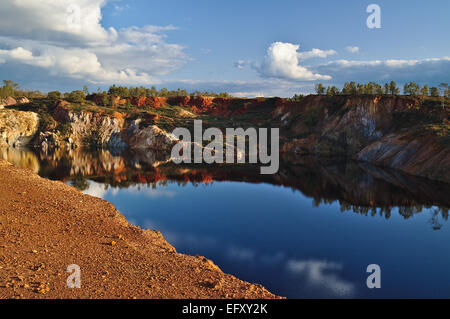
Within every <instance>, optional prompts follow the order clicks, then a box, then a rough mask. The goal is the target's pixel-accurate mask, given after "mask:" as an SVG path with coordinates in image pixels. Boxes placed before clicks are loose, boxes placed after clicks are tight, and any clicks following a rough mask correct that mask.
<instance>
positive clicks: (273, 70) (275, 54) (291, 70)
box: [256, 42, 331, 81]
mask: <svg viewBox="0 0 450 319" xmlns="http://www.w3.org/2000/svg"><path fill="white" fill-rule="evenodd" d="M299 48H300V46H299V45H297V44H292V43H285V42H275V43H272V44H271V45H270V47H269V48H268V49H267V53H266V56H265V58H264V61H263V62H262V64H261V65H260V66H256V69H257V71H258V72H259V73H260V74H261V75H262V76H264V77H274V78H281V79H287V80H294V81H314V80H330V79H331V76H329V75H322V74H319V73H313V72H312V71H310V70H309V69H308V68H307V67H305V66H302V65H300V64H299V60H300V59H305V57H306V58H311V57H313V55H315V56H320V55H321V56H322V57H324V56H325V57H326V56H327V55H329V54H330V53H329V52H328V53H327V52H326V51H321V50H319V51H320V52H319V51H314V50H313V51H309V52H303V53H302V52H298V50H299ZM302 55H303V56H302Z"/></svg>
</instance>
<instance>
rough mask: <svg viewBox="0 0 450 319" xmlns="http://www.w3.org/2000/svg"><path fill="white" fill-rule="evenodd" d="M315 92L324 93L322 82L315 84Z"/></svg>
mask: <svg viewBox="0 0 450 319" xmlns="http://www.w3.org/2000/svg"><path fill="white" fill-rule="evenodd" d="M316 93H317V94H319V95H322V94H324V93H325V87H324V86H323V84H322V83H317V84H316Z"/></svg>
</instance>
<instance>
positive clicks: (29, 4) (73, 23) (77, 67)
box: [0, 0, 188, 84]
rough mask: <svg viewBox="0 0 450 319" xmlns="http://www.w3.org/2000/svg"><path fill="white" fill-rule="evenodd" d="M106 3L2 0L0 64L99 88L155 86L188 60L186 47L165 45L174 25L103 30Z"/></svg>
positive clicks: (86, 0) (83, 0)
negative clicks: (98, 86)
mask: <svg viewBox="0 0 450 319" xmlns="http://www.w3.org/2000/svg"><path fill="white" fill-rule="evenodd" d="M105 4H106V1H104V0H59V1H50V0H40V1H35V0H20V1H2V2H1V3H0V64H2V63H3V64H8V65H14V66H15V67H17V68H23V67H27V66H28V67H37V68H41V69H43V71H45V72H47V73H48V74H49V75H52V76H58V77H60V78H68V79H83V80H84V81H87V82H90V83H95V84H111V83H117V84H155V83H159V80H158V76H160V75H164V74H167V73H170V72H172V71H173V70H176V69H178V68H179V67H181V66H182V65H183V64H184V63H185V62H186V61H187V60H188V58H187V56H186V55H185V54H184V52H183V49H184V48H183V47H182V46H180V45H178V44H170V43H168V42H167V41H166V32H168V31H171V30H175V29H176V28H175V27H174V26H172V25H169V26H163V27H160V26H152V25H147V26H143V27H135V26H130V27H126V28H122V29H119V30H116V29H114V28H108V29H106V28H104V27H103V26H102V24H101V19H102V14H101V9H102V7H103V6H104V5H105ZM1 68H2V65H0V74H1ZM30 73H31V72H30Z"/></svg>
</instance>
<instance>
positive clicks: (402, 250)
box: [0, 149, 450, 298]
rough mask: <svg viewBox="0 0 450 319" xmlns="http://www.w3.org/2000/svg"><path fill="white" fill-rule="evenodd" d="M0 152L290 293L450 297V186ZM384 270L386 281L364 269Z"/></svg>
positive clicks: (395, 175)
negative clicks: (374, 283) (372, 283)
mask: <svg viewBox="0 0 450 319" xmlns="http://www.w3.org/2000/svg"><path fill="white" fill-rule="evenodd" d="M0 157H1V158H5V159H7V160H9V161H10V162H12V163H15V164H16V165H19V166H23V167H28V168H31V169H33V170H34V171H36V172H38V173H39V174H40V175H42V176H44V177H48V178H51V179H58V180H63V181H65V182H67V183H69V184H71V185H74V186H76V187H77V188H79V189H81V190H82V191H83V192H84V193H86V194H90V195H93V196H97V197H101V198H103V199H105V200H107V201H109V202H111V203H113V204H114V205H115V207H116V208H117V209H118V210H119V211H120V212H121V213H122V214H123V215H125V216H126V218H127V219H128V220H129V221H130V222H131V223H132V224H134V225H139V226H141V227H143V228H150V229H158V230H160V231H161V232H162V234H163V235H164V237H165V238H166V239H167V240H168V241H169V242H170V243H171V244H172V245H173V246H174V247H175V248H176V249H177V251H178V252H181V253H187V254H192V255H195V254H198V255H202V256H206V257H207V258H209V259H212V260H213V261H214V262H215V263H216V264H217V265H218V266H219V267H220V268H221V269H222V270H223V271H224V272H226V273H230V274H233V275H235V276H236V277H238V278H240V279H243V280H246V281H250V282H255V283H260V284H262V285H264V286H265V287H266V288H267V289H268V290H269V291H271V292H273V293H275V294H278V295H282V296H287V297H290V298H305V297H306V298H310V297H319V298H384V297H386V298H390V297H402V298H415V297H446V298H450V229H449V227H450V225H449V223H448V221H447V218H448V209H447V207H449V206H450V203H449V202H450V196H449V194H450V185H448V184H443V183H437V182H432V181H429V180H426V179H421V178H415V177H411V176H406V175H403V174H400V173H399V172H397V171H392V170H384V169H381V168H376V167H373V166H370V165H367V164H362V163H355V162H338V163H336V162H332V163H322V162H318V161H317V160H314V159H306V160H304V161H303V162H301V163H297V164H286V163H282V165H281V168H280V171H279V173H278V174H277V175H274V176H261V175H259V168H258V167H252V166H231V167H230V166H220V167H214V168H213V167H208V166H203V167H196V166H191V167H181V166H177V165H174V164H171V163H165V162H157V161H156V160H155V158H154V156H148V154H111V153H109V152H107V151H101V152H97V153H95V154H92V153H83V152H81V151H76V152H73V153H72V154H66V153H64V154H62V153H61V154H52V155H45V154H39V153H38V152H33V151H28V150H16V149H9V150H6V151H3V152H0ZM369 264H378V265H380V267H381V289H374V290H371V289H368V288H367V285H366V279H367V276H368V275H369V274H368V273H367V272H366V268H367V266H368V265H369Z"/></svg>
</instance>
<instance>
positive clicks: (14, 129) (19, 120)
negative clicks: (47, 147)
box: [0, 110, 39, 148]
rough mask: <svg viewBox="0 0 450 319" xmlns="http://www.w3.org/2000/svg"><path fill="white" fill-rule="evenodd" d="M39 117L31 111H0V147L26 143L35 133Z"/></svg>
mask: <svg viewBox="0 0 450 319" xmlns="http://www.w3.org/2000/svg"><path fill="white" fill-rule="evenodd" d="M38 126H39V117H38V115H37V114H36V113H33V112H21V111H16V110H1V111H0V148H2V147H9V146H21V145H26V144H27V143H28V142H29V141H30V140H31V138H32V137H33V136H34V134H35V133H36V131H37V129H38Z"/></svg>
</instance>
